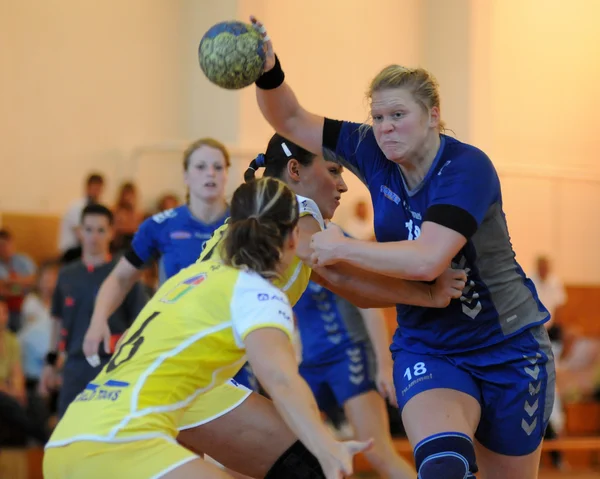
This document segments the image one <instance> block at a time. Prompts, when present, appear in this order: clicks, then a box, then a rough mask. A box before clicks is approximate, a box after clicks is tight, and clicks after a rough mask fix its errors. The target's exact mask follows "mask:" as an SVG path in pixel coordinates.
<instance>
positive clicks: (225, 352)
mask: <svg viewBox="0 0 600 479" xmlns="http://www.w3.org/2000/svg"><path fill="white" fill-rule="evenodd" d="M265 327H273V328H278V329H280V330H282V331H284V332H285V333H286V334H287V335H288V336H289V337H290V339H291V338H292V336H293V315H292V310H291V307H290V305H289V302H288V300H287V298H286V296H285V295H284V294H283V293H282V292H281V291H280V290H279V289H277V288H276V287H275V286H274V285H273V284H271V283H270V282H268V281H267V280H265V279H264V278H262V277H261V276H259V275H257V274H255V273H249V272H244V271H240V270H237V269H235V268H232V267H229V266H225V265H223V264H222V263H220V262H214V261H206V262H201V263H195V264H193V265H191V266H190V267H188V268H186V269H184V270H182V271H181V272H179V273H178V274H177V275H175V276H173V277H172V278H170V279H169V280H168V281H167V282H166V283H164V284H163V286H162V287H161V288H160V290H159V291H158V292H157V293H156V294H155V295H154V297H153V298H152V299H151V300H150V301H149V303H148V304H147V305H146V307H145V308H144V309H143V310H142V312H141V313H140V315H139V316H138V317H137V319H136V320H135V322H134V323H133V325H132V326H131V328H130V329H129V332H128V333H127V336H126V338H125V339H124V341H123V344H122V346H121V347H120V348H119V350H118V351H117V352H116V353H115V355H114V356H113V358H112V359H111V361H110V362H109V363H108V364H107V365H106V367H105V368H104V369H103V370H102V372H101V373H100V374H99V375H98V376H97V377H96V379H95V380H94V381H92V382H90V383H89V384H88V386H87V387H86V389H85V390H84V391H83V392H82V393H80V394H79V396H77V398H76V399H75V401H74V402H73V403H72V404H71V405H70V406H69V408H68V409H67V412H66V414H65V416H64V417H63V418H62V420H61V421H60V422H59V424H58V426H57V428H56V429H55V431H54V433H53V434H52V437H51V439H50V441H49V443H48V444H47V446H46V447H57V446H62V445H66V444H69V443H71V442H75V441H81V440H89V441H106V442H124V441H131V440H139V439H148V438H153V437H165V436H167V437H175V436H176V435H177V428H178V424H179V420H180V418H181V416H182V414H183V413H184V411H185V410H186V408H187V406H188V405H189V404H190V403H191V402H192V401H194V399H196V398H198V397H201V395H202V394H204V393H207V392H208V391H211V390H212V389H213V388H215V387H217V386H220V385H222V384H224V383H225V382H226V381H228V380H229V378H231V377H232V376H234V375H235V374H236V373H237V372H238V370H239V369H240V367H241V366H242V365H243V364H244V362H245V361H246V357H245V351H244V343H243V340H244V339H245V337H246V336H247V335H248V334H249V333H250V332H252V331H254V330H256V329H260V328H265Z"/></svg>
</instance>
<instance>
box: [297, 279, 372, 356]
mask: <svg viewBox="0 0 600 479" xmlns="http://www.w3.org/2000/svg"><path fill="white" fill-rule="evenodd" d="M294 314H295V315H296V318H297V320H298V321H297V323H298V333H299V334H300V341H301V343H302V364H303V365H316V364H323V363H326V362H327V361H329V360H332V359H335V358H337V357H338V356H339V355H340V352H341V353H343V352H344V351H346V350H347V349H348V348H349V347H351V346H352V345H354V344H356V343H357V342H360V341H366V340H368V336H367V333H366V329H365V327H364V323H363V319H362V316H361V314H360V311H359V310H358V308H356V306H354V305H352V304H350V303H349V302H348V301H346V300H345V299H343V298H341V297H340V296H337V295H336V294H334V293H332V292H331V291H329V290H328V289H326V288H324V287H323V286H321V285H319V284H317V283H314V282H313V281H311V282H310V283H309V284H308V288H306V291H305V292H304V293H303V294H302V297H301V298H300V300H299V301H298V302H297V303H296V304H295V306H294Z"/></svg>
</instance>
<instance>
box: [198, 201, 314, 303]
mask: <svg viewBox="0 0 600 479" xmlns="http://www.w3.org/2000/svg"><path fill="white" fill-rule="evenodd" d="M296 198H297V199H298V207H299V209H300V218H302V217H303V216H312V217H313V218H314V219H315V220H317V223H319V226H320V228H321V229H325V221H324V220H323V215H322V214H321V211H320V210H319V207H318V206H317V204H316V203H315V202H314V201H313V200H311V199H310V198H306V197H304V196H300V195H296ZM227 227H228V225H227V222H225V223H224V224H223V225H222V226H221V227H220V228H218V229H217V230H215V232H214V233H213V235H212V237H211V238H210V239H209V240H208V241H207V242H206V243H205V244H204V248H203V250H202V253H200V258H199V259H198V262H202V261H207V260H211V261H220V260H221V240H222V239H223V236H224V234H225V231H227ZM311 274H312V269H311V268H310V267H309V266H307V265H306V264H305V263H304V262H303V261H302V260H301V259H300V258H298V257H297V256H296V257H295V258H294V261H292V264H291V265H290V266H289V267H288V269H287V270H286V271H285V274H284V275H283V277H282V278H281V279H278V280H276V281H274V283H273V284H275V286H277V287H278V288H279V289H281V290H282V291H283V292H284V293H285V294H286V295H287V297H288V300H289V302H290V304H291V305H292V306H294V305H295V304H296V303H297V302H298V300H299V299H300V297H301V296H302V294H303V293H304V291H305V290H306V288H307V287H308V282H309V281H310V275H311Z"/></svg>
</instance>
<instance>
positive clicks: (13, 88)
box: [0, 0, 600, 284]
mask: <svg viewBox="0 0 600 479" xmlns="http://www.w3.org/2000/svg"><path fill="white" fill-rule="evenodd" d="M368 5H369V4H368V2H364V1H358V0H328V1H327V2H321V1H318V0H307V1H305V2H300V3H298V2H288V1H284V2H281V1H275V0H243V1H237V0H219V1H216V0H215V1H212V0H210V1H208V0H207V1H202V2H198V1H195V0H170V1H168V2H167V1H160V2H159V1H156V2H154V1H153V2H148V1H145V0H129V1H128V2H125V3H123V2H117V1H116V0H106V1H105V2H101V3H97V2H96V3H94V4H93V6H92V4H91V3H87V2H85V4H84V3H83V2H77V1H75V0H47V1H45V2H36V1H34V0H18V1H17V0H9V1H6V2H2V6H1V7H0V8H1V10H0V41H2V44H3V45H4V46H6V48H3V50H2V51H3V55H2V58H0V62H1V64H2V70H3V74H2V76H0V82H1V83H0V104H1V105H2V111H3V115H2V116H1V117H0V128H1V129H2V132H3V141H2V142H0V166H1V167H2V174H0V211H11V212H23V213H32V214H39V213H53V214H58V213H60V212H62V211H63V210H64V208H65V207H66V205H67V204H68V203H69V202H70V200H71V199H72V198H75V197H77V196H79V195H80V191H81V180H82V178H83V177H84V175H85V174H86V173H87V172H88V171H90V170H91V169H98V170H100V171H103V172H104V173H105V174H106V175H107V176H108V178H109V191H108V192H107V193H108V194H107V198H112V197H113V192H114V189H115V188H116V186H117V184H118V182H119V181H120V180H121V179H124V178H128V177H133V178H134V179H136V181H138V183H139V184H140V186H141V189H142V193H146V196H149V195H153V194H158V192H159V191H164V190H167V189H177V188H179V189H182V185H181V176H180V156H179V155H180V152H181V150H182V148H183V147H184V145H185V144H186V142H187V141H189V140H190V139H192V138H195V137H198V136H204V135H214V136H216V137H218V138H221V139H222V140H223V141H225V142H226V143H227V144H228V145H230V146H231V148H232V150H233V153H234V155H233V156H234V158H235V161H234V168H233V171H232V172H231V181H230V185H229V190H230V191H231V190H232V189H233V188H234V187H235V185H236V184H237V182H238V181H239V180H240V178H241V174H242V172H243V170H244V169H245V166H246V165H247V163H248V161H249V160H250V159H251V158H252V157H253V156H254V155H255V154H256V153H258V152H259V151H262V150H263V149H264V146H265V144H266V141H267V140H268V138H269V137H270V135H271V129H270V128H269V126H268V125H267V124H266V123H265V122H264V120H263V119H262V117H261V116H260V114H259V112H258V109H257V107H256V103H255V96H254V91H253V89H247V90H243V91H241V92H226V91H222V90H220V89H218V88H216V87H214V86H212V85H210V84H209V83H208V82H207V81H206V79H205V78H204V77H203V76H202V74H201V72H200V70H199V68H198V65H197V59H196V48H197V44H198V40H199V38H200V37H201V35H202V33H203V32H204V31H205V30H206V28H208V26H210V25H211V24H213V23H215V22H217V21H219V20H222V19H230V18H239V19H246V18H247V17H248V15H249V14H250V13H255V14H257V15H258V16H259V17H260V18H262V19H263V20H264V21H265V23H266V24H267V26H268V27H269V32H270V34H271V36H272V37H273V38H274V39H275V40H276V47H277V51H278V52H279V54H280V55H281V58H282V60H283V63H284V67H285V71H286V74H287V76H288V79H289V81H290V84H291V85H292V86H293V88H294V89H295V91H296V93H297V95H298V97H299V98H300V99H301V101H302V103H303V104H304V106H305V107H307V108H308V109H309V110H312V111H315V112H318V113H322V114H326V115H328V116H332V117H335V118H342V119H349V120H355V121H362V120H364V119H366V118H367V113H368V109H367V103H366V100H365V98H364V93H365V90H366V88H367V85H368V82H369V80H370V79H371V78H372V77H373V76H374V75H375V74H376V73H377V71H378V70H379V69H380V68H381V67H383V66H384V65H386V64H389V63H394V62H397V63H403V64H406V65H422V66H424V67H426V68H429V69H431V71H432V72H433V73H434V74H435V75H436V77H437V78H438V79H439V81H440V84H441V91H442V112H443V117H444V118H445V120H446V122H447V124H448V126H449V127H450V128H451V129H452V131H453V132H454V133H455V134H456V135H457V137H458V138H460V139H464V140H466V141H470V142H472V143H474V144H476V145H477V146H479V147H481V148H482V149H484V150H485V151H486V152H487V153H488V154H489V155H490V156H491V158H492V159H493V161H494V162H495V164H496V165H497V167H498V170H499V172H500V175H501V177H502V180H503V188H504V198H505V206H506V212H507V217H508V220H509V225H510V229H511V233H512V236H513V241H514V244H515V248H516V251H517V254H518V259H519V260H520V261H521V263H522V264H523V265H524V266H525V267H526V268H529V266H530V265H531V263H532V261H533V259H534V257H535V255H536V254H538V253H540V252H544V253H549V254H550V255H551V256H552V257H554V258H555V261H556V263H557V269H558V270H559V273H560V274H561V275H562V276H563V277H564V278H565V280H566V281H568V282H569V283H579V284H588V283H600V267H599V266H600V252H599V250H598V249H597V248H595V244H596V242H597V240H596V238H598V236H599V234H600V214H598V213H599V211H598V210H599V208H598V205H599V203H600V166H599V165H598V162H597V161H596V160H595V154H596V152H597V151H599V148H598V147H599V146H600V145H599V144H598V143H600V136H599V135H598V134H597V133H596V130H597V127H598V121H597V120H596V119H595V115H594V113H595V112H596V111H598V107H600V91H598V90H597V88H596V87H595V85H597V84H598V81H599V80H600V64H598V62H597V58H600V51H599V50H600V31H597V30H596V29H595V28H594V26H595V25H594V19H595V18H598V16H599V14H600V4H598V3H597V2H595V0H573V1H571V2H564V1H562V0H524V1H523V0H489V1H485V2H481V1H478V0H453V1H452V2H443V1H440V0H380V1H378V2H377V8H373V7H369V6H368ZM88 7H89V8H88ZM349 183H350V187H351V191H352V192H351V193H349V194H348V197H347V199H346V201H345V202H344V204H343V205H342V207H341V208H340V210H339V213H338V215H337V217H336V219H337V220H338V221H343V219H344V218H345V217H347V216H348V214H349V212H350V211H351V209H352V206H353V203H354V200H355V199H356V198H359V197H365V196H366V191H365V189H364V187H362V185H360V184H359V183H358V181H357V180H356V179H354V178H352V179H351V180H350V181H349Z"/></svg>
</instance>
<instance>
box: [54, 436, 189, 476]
mask: <svg viewBox="0 0 600 479" xmlns="http://www.w3.org/2000/svg"><path fill="white" fill-rule="evenodd" d="M197 458H198V456H197V455H195V454H194V453H192V452H191V451H189V450H187V449H186V448H185V447H183V446H180V445H179V444H177V443H176V442H175V440H174V439H173V440H169V439H166V438H158V439H144V440H140V441H131V442H119V443H114V442H113V443H108V442H95V441H77V442H73V443H71V444H68V445H66V446H61V447H49V448H46V450H45V451H44V479H106V478H107V477H108V478H110V479H150V478H152V479H158V478H160V477H162V476H163V475H165V474H167V473H168V472H170V471H173V470H174V469H176V468H177V467H179V466H182V465H183V464H185V463H187V462H189V461H192V460H194V459H197Z"/></svg>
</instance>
